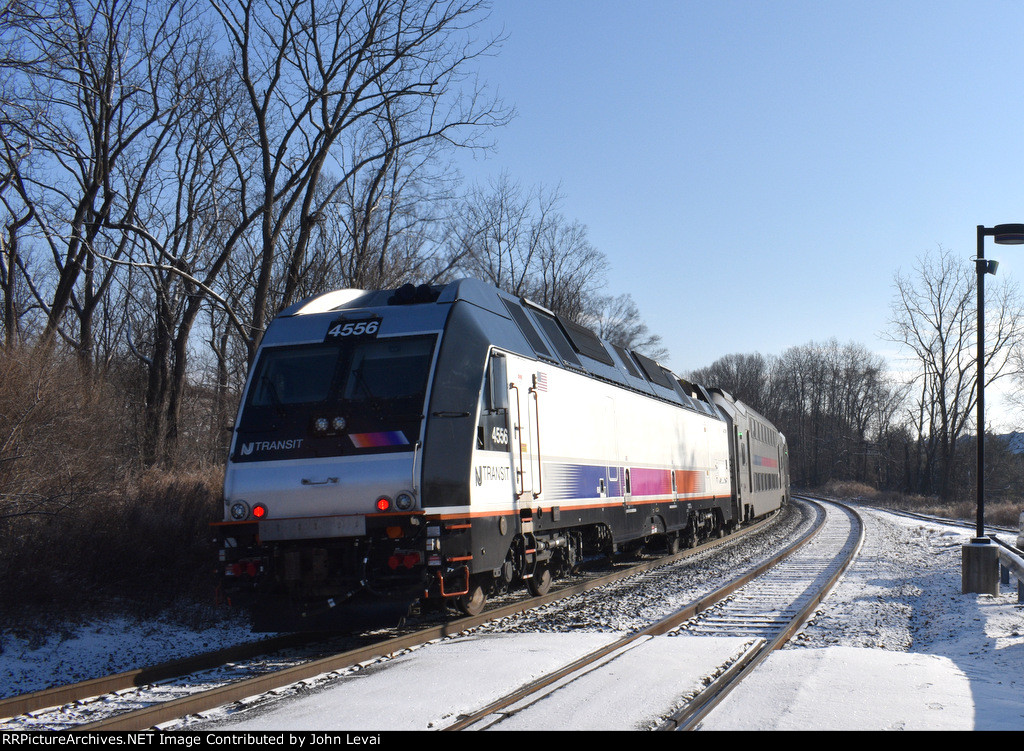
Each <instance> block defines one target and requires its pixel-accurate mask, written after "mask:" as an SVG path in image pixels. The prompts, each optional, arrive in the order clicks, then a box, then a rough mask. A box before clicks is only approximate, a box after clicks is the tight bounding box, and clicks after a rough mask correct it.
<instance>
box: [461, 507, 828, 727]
mask: <svg viewBox="0 0 1024 751" xmlns="http://www.w3.org/2000/svg"><path fill="white" fill-rule="evenodd" d="M809 502H810V503H812V504H813V505H815V506H818V508H819V510H820V511H821V515H820V518H819V522H818V523H817V524H816V525H815V526H814V527H813V528H811V529H810V530H808V531H807V532H806V533H805V534H804V535H803V536H802V537H801V538H799V539H798V540H796V541H795V542H793V543H792V544H791V545H790V546H789V547H787V548H785V549H784V550H782V551H780V552H779V553H777V554H776V555H775V556H773V557H772V558H770V559H768V560H766V561H764V562H763V563H761V564H760V565H758V566H757V567H755V568H754V569H752V570H750V571H748V572H747V573H746V574H744V575H743V576H741V577H740V578H738V579H736V580H734V581H732V582H730V583H728V584H726V585H724V586H722V587H720V588H718V589H716V590H715V591H714V592H711V593H710V594H707V595H704V596H703V597H700V598H699V599H697V600H695V601H693V602H691V603H689V604H688V605H686V606H684V607H682V608H679V609H678V610H676V611H674V612H673V613H671V614H669V615H667V616H665V617H664V618H662V619H661V620H659V621H657V622H656V623H653V624H651V625H649V626H646V627H644V628H642V629H638V630H637V631H633V632H631V633H629V634H626V635H625V636H623V637H621V638H619V639H616V640H615V641H613V642H611V643H610V644H607V645H605V646H603V647H601V648H599V649H595V650H594V651H592V652H589V653H588V654H586V655H584V656H582V657H580V658H578V659H577V660H575V661H573V662H572V663H570V664H568V665H566V666H564V667H562V668H560V669H558V670H555V671H553V672H551V673H549V674H547V675H544V676H541V677H539V678H537V679H535V680H533V681H531V682H530V683H528V684H526V685H524V686H522V687H520V688H519V689H517V690H515V691H513V692H511V693H509V694H506V695H505V696H503V697H500V698H499V699H496V700H494V701H493V702H491V703H490V704H488V705H487V706H485V707H482V708H481V709H479V710H477V711H475V712H472V713H470V714H465V715H462V716H461V717H459V718H457V719H456V720H455V722H453V723H451V724H450V725H447V726H445V727H444V728H442V730H465V729H467V728H470V727H471V726H473V725H475V724H477V723H479V722H481V721H482V720H484V719H486V718H487V717H489V716H490V715H493V714H494V713H496V712H500V711H501V710H502V709H505V708H507V707H509V706H512V705H513V704H516V703H517V702H519V701H521V700H522V699H524V698H526V697H527V696H530V695H531V694H535V693H538V692H540V691H542V690H544V689H545V688H547V687H548V686H550V685H551V684H553V683H555V682H557V681H560V680H562V679H564V678H566V677H568V676H571V675H572V674H573V673H576V672H579V671H580V670H583V669H584V668H586V667H588V666H590V665H592V664H594V663H595V662H597V661H599V660H601V659H603V658H605V657H607V656H608V655H611V654H613V653H614V652H617V651H618V650H621V649H623V648H625V647H627V646H628V645H629V644H631V643H633V642H635V641H637V640H639V639H643V638H646V637H648V636H658V635H661V634H664V633H666V632H667V631H671V630H672V629H673V628H675V627H676V626H678V625H679V624H681V623H684V622H686V621H688V620H690V619H691V618H693V617H694V616H696V615H697V614H699V613H701V612H703V611H705V610H707V609H708V608H710V607H712V606H714V605H715V604H717V603H719V602H721V601H722V600H724V599H725V598H727V597H728V596H729V595H731V594H732V593H733V592H735V591H736V590H738V589H740V588H741V587H743V586H745V585H746V584H748V583H750V582H751V581H753V580H755V579H757V578H759V577H760V576H762V575H764V574H765V572H767V571H770V570H771V569H773V568H774V567H775V566H777V565H778V564H779V563H781V562H782V561H784V560H785V559H786V558H788V557H789V556H791V555H792V554H793V553H795V552H796V551H798V550H799V549H801V548H802V547H803V546H804V545H806V544H807V543H808V542H810V541H811V540H812V539H814V537H815V536H816V535H817V534H818V532H820V531H821V529H822V527H823V526H824V518H825V511H824V509H822V508H821V506H820V505H819V504H817V503H816V502H814V501H809Z"/></svg>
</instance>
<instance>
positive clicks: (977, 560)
mask: <svg viewBox="0 0 1024 751" xmlns="http://www.w3.org/2000/svg"><path fill="white" fill-rule="evenodd" d="M960 550H961V562H962V565H963V570H962V576H961V585H962V591H963V593H964V594H968V593H977V594H983V595H997V594H999V548H998V546H997V545H996V544H995V543H994V542H992V541H991V540H990V539H988V538H987V537H976V538H974V539H973V540H971V541H970V542H969V543H968V544H967V545H964V546H963V547H962V548H961V549H960Z"/></svg>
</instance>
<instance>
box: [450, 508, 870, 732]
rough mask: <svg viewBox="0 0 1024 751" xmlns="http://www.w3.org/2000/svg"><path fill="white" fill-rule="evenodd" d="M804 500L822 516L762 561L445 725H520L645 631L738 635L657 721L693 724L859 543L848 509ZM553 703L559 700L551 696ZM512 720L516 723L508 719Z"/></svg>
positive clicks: (790, 627) (778, 640)
mask: <svg viewBox="0 0 1024 751" xmlns="http://www.w3.org/2000/svg"><path fill="white" fill-rule="evenodd" d="M807 500H808V502H810V503H813V504H815V506H817V508H818V509H820V521H821V523H820V524H817V525H816V526H815V527H814V528H813V529H811V530H810V531H809V532H808V533H807V534H806V535H804V536H803V537H801V538H800V539H799V540H797V541H796V542H794V543H793V544H792V545H791V546H789V547H788V548H786V549H785V550H783V551H782V552H780V553H779V554H778V555H776V556H774V557H773V558H772V559H771V560H769V561H767V562H765V563H764V564H763V565H762V566H760V567H758V568H757V569H755V570H754V571H751V572H750V573H748V574H747V575H745V576H744V577H742V578H741V579H739V580H737V581H735V582H732V583H730V584H729V585H727V586H725V587H722V588H721V589H719V590H717V591H715V592H713V593H711V594H710V595H707V596H705V597H702V598H700V599H699V600H697V601H695V602H692V603H690V604H689V605H687V606H686V607H684V608H681V609H679V610H678V611H677V612H675V613H673V614H671V615H670V616H668V617H666V618H664V619H662V620H661V621H659V622H657V623H655V624H653V625H651V626H649V627H647V628H644V629H641V630H638V631H636V632H633V633H630V634H628V635H626V636H624V637H622V638H620V639H617V640H615V641H614V642H612V643H610V644H607V645H604V646H602V647H601V648H599V649H596V650H594V651H592V652H590V653H589V654H587V655H585V656H583V657H581V658H579V659H577V660H575V661H574V662H573V663H572V664H570V665H567V666H566V667H564V668H562V669H560V670H558V671H555V672H552V673H550V674H548V675H545V676H542V677H540V678H538V679H536V680H534V681H531V682H530V683H529V684H527V685H525V686H523V687H521V688H519V689H517V690H516V691H514V692H511V693H509V694H508V695H506V696H503V697H501V698H500V699H498V700H496V701H493V702H491V703H489V704H488V705H487V706H486V707H483V708H481V709H479V710H477V711H475V712H472V713H467V714H465V715H464V716H462V717H460V718H458V719H457V720H456V721H454V722H452V723H451V724H450V725H448V726H447V727H446V728H444V729H445V730H461V729H488V728H499V729H503V726H502V723H505V722H506V720H508V719H509V718H512V717H515V716H516V715H518V714H520V713H523V714H525V716H526V719H525V720H522V722H520V726H521V725H523V724H526V725H529V724H530V723H531V722H533V720H530V719H529V714H527V713H528V712H529V711H530V709H531V707H532V706H533V705H535V704H538V705H539V703H540V700H541V699H544V698H547V696H548V695H550V694H551V693H552V692H553V691H557V690H560V689H561V688H562V687H565V686H567V685H569V684H571V683H572V682H573V681H574V680H575V679H576V678H577V677H579V678H580V679H581V681H582V680H584V679H587V678H589V677H590V675H589V674H590V672H591V671H596V670H600V669H602V668H601V667H596V668H595V666H600V665H601V664H602V663H607V664H609V665H610V664H612V663H613V662H614V660H615V659H617V658H618V657H619V656H621V655H624V654H626V653H627V652H628V650H630V649H631V648H633V646H634V645H638V644H644V642H645V640H650V639H651V637H655V636H659V635H669V636H679V637H683V638H685V637H686V636H694V635H710V636H714V637H741V638H742V639H744V644H745V645H746V646H745V647H744V648H743V650H742V651H741V653H740V654H738V655H737V657H736V659H735V660H733V661H732V663H731V665H729V667H728V668H727V669H725V670H724V671H723V672H722V673H721V675H719V676H718V677H717V678H715V679H714V680H711V681H709V683H708V685H707V686H706V687H705V688H704V689H703V690H701V691H699V692H697V693H695V694H694V695H693V696H691V697H688V699H687V700H686V701H685V703H684V704H683V706H682V707H680V708H679V709H677V710H675V711H673V712H671V713H670V714H669V715H668V716H667V717H664V718H663V720H662V722H661V723H660V726H659V727H658V729H660V730H687V729H693V728H695V727H696V726H697V725H698V724H699V723H700V721H701V719H702V718H703V717H705V716H706V714H707V713H708V712H710V711H711V710H712V709H713V708H714V707H715V706H717V704H718V703H719V702H720V701H721V700H722V699H723V698H724V697H725V696H726V695H727V694H728V692H729V691H731V690H732V688H733V687H734V686H735V685H737V684H738V683H739V682H740V681H742V680H743V679H744V678H745V677H746V676H748V675H749V674H750V673H751V672H752V671H753V670H754V669H755V668H756V666H757V665H758V664H759V663H760V662H762V661H763V660H764V659H765V658H766V657H767V656H768V655H769V654H770V653H771V652H772V651H773V650H775V649H777V648H778V647H780V646H782V645H783V644H784V643H785V642H786V641H787V640H788V639H789V638H790V637H791V636H792V635H793V634H794V633H796V632H797V631H798V630H799V628H800V627H801V626H802V625H803V624H804V623H805V622H806V620H807V619H808V618H810V616H811V615H812V614H813V613H814V611H815V609H816V608H817V606H818V604H819V603H820V602H821V600H822V599H824V597H825V596H826V594H827V593H828V592H829V591H830V590H831V588H832V586H833V585H834V583H835V582H836V580H837V579H838V578H839V576H840V575H841V574H842V572H843V570H845V568H846V566H847V565H849V563H850V561H852V560H853V558H854V557H855V555H856V552H857V550H858V549H859V547H860V545H861V542H862V540H863V524H862V523H861V521H860V518H859V516H858V515H857V514H856V512H855V511H854V510H852V509H849V508H847V507H842V506H839V505H832V504H830V510H829V511H828V512H827V513H826V511H825V509H824V508H822V507H821V505H820V504H818V503H817V502H815V501H810V500H809V499H807ZM649 643H650V642H648V644H649ZM656 651H657V650H655V652H656ZM652 672H653V671H652ZM623 698H625V697H623ZM555 704H556V705H559V702H558V701H557V700H556V701H555ZM519 719H522V718H519ZM510 727H512V728H513V729H514V727H516V726H515V725H514V724H513V723H510Z"/></svg>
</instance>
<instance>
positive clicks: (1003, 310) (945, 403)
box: [888, 248, 1022, 499]
mask: <svg viewBox="0 0 1024 751" xmlns="http://www.w3.org/2000/svg"><path fill="white" fill-rule="evenodd" d="M975 285H976V280H975V273H974V268H973V265H972V264H971V263H969V262H967V261H966V260H965V259H961V258H958V257H957V256H955V255H953V254H952V253H951V252H949V251H947V250H944V249H942V248H940V249H939V251H938V253H937V254H928V255H926V256H924V257H922V258H920V259H919V260H918V263H917V267H916V268H915V271H914V273H913V274H912V275H905V274H902V273H901V274H897V275H896V280H895V287H896V296H895V299H894V300H893V303H892V313H891V318H890V327H889V331H888V336H889V338H890V339H891V340H892V341H894V342H897V343H898V344H900V345H901V346H903V347H904V348H905V349H906V350H907V351H908V352H909V353H910V359H911V361H912V362H913V363H914V365H915V366H916V368H915V372H914V373H913V375H912V376H911V379H910V382H911V383H913V384H914V385H915V387H916V394H917V396H916V399H915V402H914V404H913V407H912V410H911V412H910V417H911V420H912V424H913V427H914V430H915V431H916V434H917V445H918V456H919V462H920V463H921V464H922V465H923V469H924V471H922V472H921V476H920V485H919V488H918V490H919V491H921V492H931V491H934V492H937V493H938V495H939V496H940V497H942V498H944V499H945V498H949V497H950V496H951V494H952V492H953V479H954V465H955V461H956V458H957V446H958V442H959V440H960V439H961V438H962V437H963V436H964V435H965V434H966V432H967V431H968V430H969V429H970V428H971V424H972V419H973V414H974V409H975V406H976V404H977V396H978V395H977V357H976V336H977V309H976V308H977V306H976V305H975V299H976V290H977V288H976V286H975ZM986 304H987V305H988V306H990V308H989V309H988V310H986V311H985V320H986V328H987V330H986V332H985V339H986V342H985V376H986V378H985V386H986V388H987V387H988V386H989V385H990V384H992V383H993V382H995V381H997V380H998V379H1000V378H1002V377H1003V376H1005V375H1007V374H1008V373H1009V372H1010V369H1009V368H1008V367H1007V362H1008V358H1009V357H1010V356H1011V354H1012V353H1014V352H1015V351H1017V349H1018V348H1019V346H1020V344H1021V337H1022V328H1021V305H1020V298H1019V294H1018V292H1017V288H1016V286H1015V285H1014V284H1012V283H1009V282H1004V283H1002V284H999V285H998V286H996V288H995V289H993V290H992V291H991V292H990V294H989V295H988V297H987V300H986ZM974 429H975V430H984V429H985V426H983V425H982V426H979V425H976V426H974Z"/></svg>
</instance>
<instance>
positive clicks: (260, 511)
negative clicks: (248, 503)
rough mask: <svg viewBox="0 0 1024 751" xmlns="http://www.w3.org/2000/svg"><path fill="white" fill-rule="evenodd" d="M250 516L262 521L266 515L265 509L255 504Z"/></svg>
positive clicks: (260, 504) (261, 505) (259, 504)
mask: <svg viewBox="0 0 1024 751" xmlns="http://www.w3.org/2000/svg"><path fill="white" fill-rule="evenodd" d="M252 515H253V516H255V517H256V518H257V519H262V518H263V517H264V516H266V515H267V507H266V506H264V505H263V504H262V503H257V504H256V505H255V506H253V507H252Z"/></svg>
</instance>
